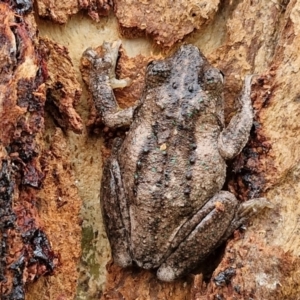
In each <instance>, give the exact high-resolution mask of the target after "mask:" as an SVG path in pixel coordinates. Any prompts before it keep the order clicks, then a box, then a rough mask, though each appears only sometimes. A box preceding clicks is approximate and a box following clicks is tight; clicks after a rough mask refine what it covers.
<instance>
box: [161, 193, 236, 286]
mask: <svg viewBox="0 0 300 300" xmlns="http://www.w3.org/2000/svg"><path fill="white" fill-rule="evenodd" d="M237 210H238V201H237V199H236V198H235V196H234V195H233V194H231V193H230V192H227V191H220V192H219V193H218V194H216V195H215V196H214V197H213V198H212V199H211V200H210V201H208V202H207V203H206V204H205V205H204V207H202V208H201V209H200V210H199V211H198V212H197V213H196V214H195V215H194V216H193V217H192V218H191V219H190V220H189V221H187V222H186V224H184V225H183V226H182V228H181V230H179V232H178V234H177V235H178V236H180V235H181V234H182V233H183V232H185V235H186V237H185V238H184V239H183V240H182V239H181V238H180V239H181V240H182V241H181V242H180V243H179V245H178V243H177V240H178V239H177V237H175V238H174V240H173V242H172V246H171V249H173V250H174V252H173V253H172V254H171V255H170V256H169V257H167V259H166V260H165V262H164V263H163V264H162V265H161V266H160V267H159V269H158V271H157V277H158V278H159V279H161V280H163V281H172V280H174V279H176V278H178V277H181V276H183V275H185V274H187V273H188V272H189V271H191V270H192V269H194V268H195V267H196V266H197V265H199V263H200V262H201V261H203V260H204V259H205V258H206V257H207V256H208V255H209V254H210V253H211V251H212V250H213V249H215V248H216V247H217V246H219V245H220V242H222V241H224V239H223V236H224V235H226V237H227V235H228V230H227V229H228V228H231V233H232V232H233V231H234V230H235V229H236V228H237V227H233V226H231V223H232V222H233V221H234V220H235V215H236V212H237ZM188 228H190V229H189V230H187V229H188Z"/></svg>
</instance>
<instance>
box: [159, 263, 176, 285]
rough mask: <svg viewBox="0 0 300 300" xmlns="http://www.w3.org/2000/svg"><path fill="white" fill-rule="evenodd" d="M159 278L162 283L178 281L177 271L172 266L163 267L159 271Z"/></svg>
mask: <svg viewBox="0 0 300 300" xmlns="http://www.w3.org/2000/svg"><path fill="white" fill-rule="evenodd" d="M156 275H157V278H158V279H159V280H162V281H166V282H171V281H173V280H175V279H176V274H175V270H174V269H173V268H172V267H170V266H163V265H162V266H161V267H160V268H159V269H158V270H157V273H156Z"/></svg>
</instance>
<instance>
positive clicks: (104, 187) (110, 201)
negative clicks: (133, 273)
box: [100, 139, 132, 267]
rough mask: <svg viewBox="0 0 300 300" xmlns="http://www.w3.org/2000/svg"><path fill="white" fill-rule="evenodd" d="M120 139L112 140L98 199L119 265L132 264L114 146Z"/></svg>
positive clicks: (125, 204) (121, 185) (124, 199)
mask: <svg viewBox="0 0 300 300" xmlns="http://www.w3.org/2000/svg"><path fill="white" fill-rule="evenodd" d="M120 143H121V141H120V139H116V140H115V141H114V148H115V149H113V153H112V156H111V157H110V158H109V159H108V160H107V162H106V164H105V167H104V170H103V176H102V184H101V192H100V197H101V199H100V201H101V209H102V216H103V219H104V223H105V227H106V233H107V236H108V239H109V242H110V246H111V250H112V256H113V259H114V262H115V263H116V264H118V265H119V266H121V267H127V266H130V265H131V264H132V259H131V255H130V248H129V243H128V240H129V232H130V220H129V212H128V207H127V201H126V197H125V193H124V188H123V183H122V178H121V172H120V167H119V163H118V161H117V159H116V152H117V151H116V148H118V147H119V145H116V144H120Z"/></svg>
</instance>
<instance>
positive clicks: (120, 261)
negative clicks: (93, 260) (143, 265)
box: [114, 252, 132, 268]
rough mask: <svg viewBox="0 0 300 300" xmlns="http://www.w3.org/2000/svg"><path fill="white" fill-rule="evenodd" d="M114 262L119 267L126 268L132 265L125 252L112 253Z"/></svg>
mask: <svg viewBox="0 0 300 300" xmlns="http://www.w3.org/2000/svg"><path fill="white" fill-rule="evenodd" d="M114 262H115V263H116V264H117V265H118V266H120V267H121V268H126V267H129V266H131V265H132V259H131V257H130V256H129V254H128V253H126V252H125V253H118V254H117V255H114Z"/></svg>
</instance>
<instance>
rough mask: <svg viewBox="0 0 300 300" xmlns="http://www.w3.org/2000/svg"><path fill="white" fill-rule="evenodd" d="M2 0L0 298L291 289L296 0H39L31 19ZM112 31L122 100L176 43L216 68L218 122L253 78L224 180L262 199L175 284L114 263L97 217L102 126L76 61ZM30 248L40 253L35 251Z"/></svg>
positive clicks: (298, 43) (271, 293)
mask: <svg viewBox="0 0 300 300" xmlns="http://www.w3.org/2000/svg"><path fill="white" fill-rule="evenodd" d="M5 2H6V1H4V2H0V18H1V22H0V24H1V25H0V41H1V42H0V114H1V116H0V127H1V134H0V143H1V144H0V160H1V162H0V216H1V220H0V231H1V232H0V239H1V243H2V244H5V246H4V247H2V249H3V250H1V249H0V257H1V261H0V267H1V269H0V293H2V294H1V297H2V298H3V299H24V298H25V296H24V295H25V293H26V299H37V298H41V299H74V298H75V297H76V299H100V298H101V299H250V298H252V299H300V285H299V281H300V273H299V271H298V270H299V266H300V260H299V252H300V237H299V233H300V225H299V222H298V219H299V217H298V215H299V213H300V208H298V202H299V199H300V184H299V176H300V164H299V161H300V150H299V147H298V145H299V143H300V134H298V131H299V130H300V121H299V120H300V119H298V115H299V113H298V112H299V111H300V110H299V109H300V108H299V107H298V106H299V105H300V104H299V103H300V101H299V99H300V86H299V84H298V83H299V81H298V79H300V71H299V70H300V59H299V55H298V53H299V47H300V35H299V32H300V17H299V11H300V1H297V0H290V1H281V0H278V1H270V0H262V1H258V0H252V1H250V0H240V1H233V0H224V1H211V2H209V1H188V0H186V1H167V0H159V1H156V0H152V1H141V0H132V1H125V0H115V1H114V3H113V1H98V2H99V3H98V6H97V4H95V3H94V2H92V1H86V2H83V1H81V2H80V3H79V2H78V3H79V4H78V3H77V1H73V2H72V1H68V2H64V5H62V6H59V5H58V6H55V5H54V4H55V3H54V4H53V3H52V2H51V3H50V2H46V1H40V0H39V1H37V2H36V5H35V9H36V11H37V14H36V19H34V17H33V11H32V10H31V8H32V5H31V6H30V5H28V3H29V2H26V1H24V3H26V4H27V5H25V4H24V5H23V6H22V7H21V8H20V6H18V5H16V4H14V3H13V2H12V1H11V2H10V3H11V5H10V6H9V5H8V4H6V3H5ZM173 2H174V3H173ZM82 8H84V9H85V10H87V12H88V14H89V15H90V16H91V17H92V18H93V20H94V21H95V20H96V21H99V23H98V24H96V23H95V22H94V21H91V20H90V19H89V18H88V17H86V16H85V15H84V14H85V12H82V13H79V14H77V15H74V14H75V13H77V12H78V11H79V10H80V9H82ZM113 9H114V14H113V12H112V10H113ZM109 12H110V15H109V16H108V17H107V15H108V14H109ZM38 14H39V15H40V16H42V17H47V18H49V19H50V20H45V19H40V18H39V17H38ZM72 15H74V16H72ZM104 15H105V16H106V17H103V16H104ZM70 16H72V17H70ZM55 22H60V23H65V22H67V23H66V24H65V25H64V26H61V25H57V24H56V23H55ZM37 30H39V34H37ZM118 32H119V33H118ZM119 34H123V39H124V41H123V49H122V50H121V58H120V60H119V66H118V68H117V71H118V74H119V76H120V77H121V78H122V77H131V79H132V80H133V84H132V85H131V86H130V87H128V88H125V89H123V90H119V91H116V96H117V100H118V101H119V103H120V105H121V107H126V106H129V105H132V104H133V103H135V101H136V100H137V99H138V97H139V95H140V93H141V91H142V88H143V78H144V77H143V76H144V70H145V66H146V65H147V63H148V62H149V61H150V60H151V59H153V58H158V57H164V56H166V55H168V54H169V53H171V52H172V51H173V50H174V49H175V48H176V47H178V46H179V45H180V44H181V43H182V42H184V43H192V44H194V45H196V46H198V47H199V48H200V49H201V51H202V52H203V53H204V54H205V55H206V57H207V58H208V60H209V61H210V62H211V63H212V64H213V65H214V66H216V67H217V68H219V69H221V70H222V72H223V73H224V74H225V101H226V103H225V113H226V115H225V117H226V120H227V121H228V120H230V118H231V117H232V115H234V114H235V112H236V111H237V109H238V101H237V98H238V95H239V92H240V90H241V88H242V83H243V78H244V76H245V75H247V74H254V75H255V76H254V80H253V84H252V102H253V107H254V111H255V123H254V126H253V129H252V131H251V137H250V139H249V142H248V143H247V145H246V147H245V149H244V150H243V151H242V153H241V154H240V155H239V156H238V157H237V158H236V159H234V161H232V162H230V163H229V165H228V180H227V183H226V186H225V188H226V189H228V190H230V191H231V192H233V193H234V194H235V195H236V196H237V197H238V199H239V200H240V201H247V200H248V199H250V198H253V197H258V196H264V197H266V198H267V199H268V200H269V201H270V202H271V203H272V204H273V207H272V208H271V209H267V210H265V211H264V212H263V213H262V214H259V215H257V216H254V217H253V218H252V219H251V221H250V222H249V224H247V226H246V227H245V228H243V229H241V230H237V231H236V232H235V233H234V236H233V237H232V238H231V239H230V240H229V241H228V242H227V244H226V245H225V246H223V247H222V248H221V249H219V250H218V251H216V252H215V253H214V254H213V255H212V256H211V257H209V258H208V259H207V261H206V262H205V264H204V266H202V267H201V268H199V269H196V270H195V271H194V272H193V274H191V275H189V276H187V277H185V278H183V279H181V280H177V281H175V282H173V283H162V282H160V281H158V279H156V276H155V272H154V271H144V270H141V269H136V268H130V269H121V268H119V267H117V266H116V265H114V264H113V262H112V261H110V250H109V246H108V242H107V239H106V236H105V232H104V229H103V225H102V223H101V222H102V220H101V215H100V204H99V189H100V179H101V168H102V159H105V157H106V155H108V154H109V150H107V149H106V148H103V144H104V143H103V141H104V140H106V139H107V137H108V136H109V135H110V134H111V133H107V130H106V128H103V126H102V125H101V120H100V119H99V117H98V116H97V115H96V113H95V111H93V110H92V111H91V114H90V115H89V110H90V107H91V104H90V103H91V101H89V100H88V97H89V95H88V93H87V91H86V90H85V86H84V84H83V82H82V80H81V75H80V71H79V67H80V58H81V55H82V52H83V51H84V50H85V49H86V48H87V47H89V46H92V47H97V46H99V45H101V44H102V42H103V41H105V40H108V41H112V40H115V39H118V38H119V37H118V35H119ZM46 36H47V37H48V38H46ZM133 37H134V39H131V38H133ZM137 37H138V38H137ZM13 50H14V51H13ZM126 54H127V55H128V56H127V55H126ZM138 54H139V55H138ZM83 78H84V71H83ZM82 89H83V92H82V91H81V90H82ZM81 92H82V96H81V98H80V95H81ZM79 99H80V100H79ZM76 104H77V107H76V110H75V109H74V107H75V106H76ZM82 120H83V121H82ZM87 125H89V126H88V127H87ZM101 126H102V127H101ZM71 131H73V132H75V133H73V132H71ZM80 132H81V134H80V135H76V134H78V133H80ZM101 149H102V150H103V151H102V152H101ZM4 199H8V200H6V202H5V201H4ZM81 201H83V203H84V204H83V205H82V206H81ZM80 206H81V212H80ZM1 209H2V210H1ZM4 210H5V214H4V213H2V211H4ZM7 216H9V218H10V222H8V223H5V222H4V218H7ZM29 219H30V222H29V223H28V222H27V220H29ZM81 220H82V222H81ZM26 222H27V223H26ZM28 224H29V225H28ZM8 225H9V226H8ZM7 226H8V227H7ZM80 226H81V228H80ZM81 229H82V231H81ZM29 233H31V234H32V236H34V234H36V235H37V236H38V234H40V235H41V236H42V237H43V239H44V240H43V241H44V243H42V244H37V243H36V242H34V238H32V239H31V238H27V239H26V238H24V236H26V234H27V236H29V237H31V235H29ZM38 247H40V248H42V249H43V251H44V253H43V254H45V255H46V254H47V256H45V257H44V258H42V259H41V258H38V257H36V256H35V255H34V253H35V250H36V249H38ZM1 251H2V252H1ZM46 252H47V253H46ZM81 252H82V255H81ZM80 255H81V262H79V260H80V259H79V258H80ZM195 255H197V253H195ZM106 264H107V266H106V268H105V265H106ZM16 265H18V266H19V269H18V271H16V269H17V268H15V269H14V266H16ZM19 270H21V271H19ZM18 272H19V273H18ZM20 272H21V273H20ZM42 275H45V276H42ZM49 275H51V276H49ZM14 280H15V281H14ZM14 282H17V283H18V285H17V287H19V288H20V289H21V292H20V293H19V294H18V297H19V298H16V297H17V296H15V295H16V293H17V292H18V291H19V290H20V289H17V287H16V286H15V285H14ZM22 295H23V296H22ZM14 297H15V298H14ZM22 297H23V298H22ZM2 298H1V299H2Z"/></svg>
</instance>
